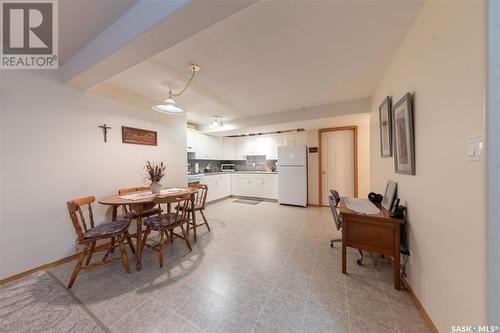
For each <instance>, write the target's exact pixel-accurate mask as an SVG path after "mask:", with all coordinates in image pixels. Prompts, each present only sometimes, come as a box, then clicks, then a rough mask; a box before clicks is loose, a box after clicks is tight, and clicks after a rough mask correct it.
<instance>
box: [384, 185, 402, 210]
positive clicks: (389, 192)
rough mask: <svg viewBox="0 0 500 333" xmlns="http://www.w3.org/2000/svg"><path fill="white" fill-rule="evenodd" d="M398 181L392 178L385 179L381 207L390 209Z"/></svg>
mask: <svg viewBox="0 0 500 333" xmlns="http://www.w3.org/2000/svg"><path fill="white" fill-rule="evenodd" d="M397 187H398V183H396V182H393V181H392V180H389V181H387V186H386V187H385V193H384V199H382V207H384V208H385V209H387V210H391V209H392V204H393V203H394V198H395V197H396V189H397Z"/></svg>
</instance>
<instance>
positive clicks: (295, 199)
mask: <svg viewBox="0 0 500 333" xmlns="http://www.w3.org/2000/svg"><path fill="white" fill-rule="evenodd" d="M278 203H280V204H285V205H295V206H303V207H306V206H307V148H306V146H304V145H299V146H282V147H278Z"/></svg>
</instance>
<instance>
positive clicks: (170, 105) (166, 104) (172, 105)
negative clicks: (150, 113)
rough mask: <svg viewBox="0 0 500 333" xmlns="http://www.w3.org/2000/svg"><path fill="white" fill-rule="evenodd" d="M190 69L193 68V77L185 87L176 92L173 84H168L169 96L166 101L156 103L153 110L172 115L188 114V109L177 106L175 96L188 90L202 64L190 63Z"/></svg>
mask: <svg viewBox="0 0 500 333" xmlns="http://www.w3.org/2000/svg"><path fill="white" fill-rule="evenodd" d="M189 69H190V70H191V72H192V73H191V77H190V78H189V80H188V82H187V83H186V86H185V87H184V88H183V89H181V90H180V91H179V92H177V93H174V92H173V91H172V85H170V84H169V85H168V98H167V99H166V100H165V101H163V102H161V103H159V104H157V105H154V106H153V110H155V111H158V112H161V113H165V114H170V115H184V114H186V110H184V109H183V108H181V107H180V106H177V103H176V102H175V100H174V97H177V96H180V95H182V94H183V93H184V92H185V91H186V89H187V88H188V87H189V85H190V84H191V82H192V81H193V79H194V76H195V75H196V72H198V71H199V70H200V66H198V65H196V64H189Z"/></svg>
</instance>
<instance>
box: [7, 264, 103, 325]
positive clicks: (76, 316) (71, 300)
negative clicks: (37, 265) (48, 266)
mask: <svg viewBox="0 0 500 333" xmlns="http://www.w3.org/2000/svg"><path fill="white" fill-rule="evenodd" d="M0 323H1V325H0V332H109V330H108V329H107V328H106V327H105V326H104V325H103V324H102V323H101V322H100V321H99V320H98V319H97V318H95V317H94V315H93V314H92V313H90V312H89V311H88V310H87V309H86V308H85V307H84V306H83V304H81V303H80V301H79V300H78V299H76V298H75V297H74V296H73V295H72V294H71V293H70V292H69V291H68V290H67V289H66V287H65V286H63V285H62V283H61V282H59V280H57V279H56V278H55V277H54V276H53V275H52V273H50V272H46V271H42V272H37V273H34V274H31V275H29V276H26V277H24V278H22V279H19V280H15V281H12V282H9V283H7V284H5V285H3V286H0Z"/></svg>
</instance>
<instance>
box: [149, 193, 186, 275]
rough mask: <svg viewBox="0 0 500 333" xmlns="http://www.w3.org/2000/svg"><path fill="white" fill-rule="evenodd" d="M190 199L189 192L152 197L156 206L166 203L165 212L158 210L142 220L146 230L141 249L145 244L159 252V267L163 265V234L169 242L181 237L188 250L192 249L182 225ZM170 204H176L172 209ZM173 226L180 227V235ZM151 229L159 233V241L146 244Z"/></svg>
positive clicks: (184, 221)
mask: <svg viewBox="0 0 500 333" xmlns="http://www.w3.org/2000/svg"><path fill="white" fill-rule="evenodd" d="M190 200H191V195H190V194H189V193H188V194H184V195H179V196H177V197H161V196H157V197H155V198H154V199H153V202H154V203H155V204H156V205H158V206H159V205H161V204H167V212H166V213H164V212H160V213H159V214H158V215H156V216H152V217H150V218H148V219H146V220H144V225H145V226H146V231H145V232H144V238H143V240H142V249H144V246H146V247H148V248H151V249H153V250H155V251H157V252H159V255H160V267H163V257H164V254H165V236H166V237H167V238H169V239H170V241H171V242H173V240H174V237H176V238H181V239H183V240H184V241H185V242H186V244H187V246H188V248H189V250H190V251H191V250H192V248H191V243H190V242H189V237H188V235H187V231H186V229H185V228H184V225H185V224H187V212H188V211H187V209H186V208H187V206H188V205H189V202H190ZM172 205H176V207H175V208H174V209H172ZM180 207H182V208H183V209H178V208H180ZM175 228H180V230H181V232H182V235H181V234H179V233H176V232H175V231H174V230H175ZM152 230H154V231H158V232H159V233H160V242H159V243H158V244H156V245H153V246H151V245H149V244H146V241H147V239H148V236H149V234H150V233H151V231H152ZM142 249H141V252H142Z"/></svg>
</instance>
